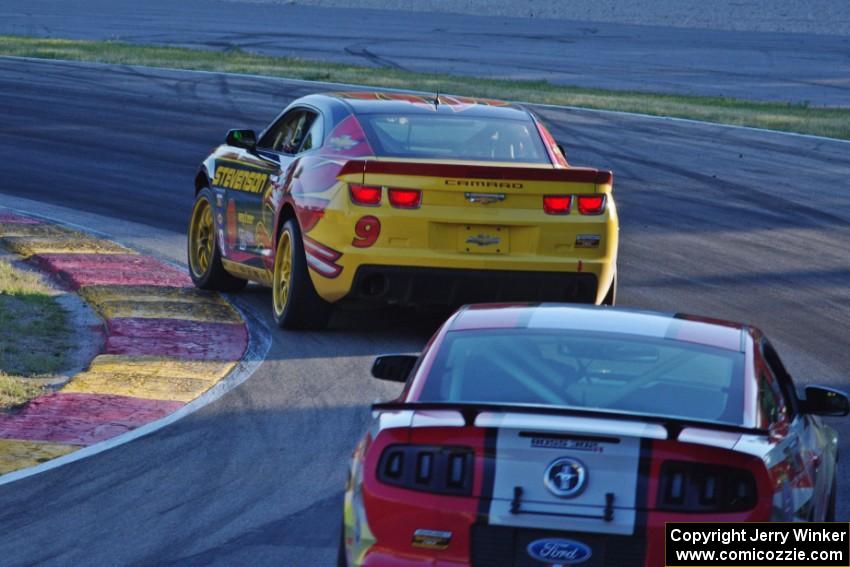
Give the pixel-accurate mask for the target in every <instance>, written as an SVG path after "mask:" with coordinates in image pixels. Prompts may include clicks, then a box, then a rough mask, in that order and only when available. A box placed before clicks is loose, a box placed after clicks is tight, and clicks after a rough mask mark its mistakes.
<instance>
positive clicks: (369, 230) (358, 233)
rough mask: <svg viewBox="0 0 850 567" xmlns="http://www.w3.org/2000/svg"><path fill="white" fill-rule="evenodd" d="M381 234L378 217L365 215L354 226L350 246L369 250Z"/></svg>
mask: <svg viewBox="0 0 850 567" xmlns="http://www.w3.org/2000/svg"><path fill="white" fill-rule="evenodd" d="M380 234H381V221H380V220H378V217H375V216H372V215H366V216H365V217H360V219H359V220H358V221H357V224H355V225H354V240H352V241H351V245H352V246H355V247H357V248H369V247H370V246H372V245H373V244H375V242H377V241H378V236H380Z"/></svg>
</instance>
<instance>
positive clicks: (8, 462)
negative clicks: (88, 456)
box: [0, 439, 79, 474]
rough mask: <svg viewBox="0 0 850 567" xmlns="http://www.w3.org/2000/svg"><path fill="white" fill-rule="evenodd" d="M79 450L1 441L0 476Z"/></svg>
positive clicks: (71, 446)
mask: <svg viewBox="0 0 850 567" xmlns="http://www.w3.org/2000/svg"><path fill="white" fill-rule="evenodd" d="M77 449H79V447H77V446H75V445H61V444H59V443H42V442H39V441H19V440H17V439H0V474H6V473H7V472H12V471H15V470H18V469H23V468H26V467H32V466H35V465H38V464H40V463H43V462H45V461H49V460H51V459H55V458H56V457H61V456H62V455H67V454H68V453H70V452H72V451H76V450H77Z"/></svg>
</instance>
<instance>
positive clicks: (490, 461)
mask: <svg viewBox="0 0 850 567" xmlns="http://www.w3.org/2000/svg"><path fill="white" fill-rule="evenodd" d="M498 436H499V430H498V429H496V428H487V429H485V430H484V475H483V478H482V479H481V496H480V497H479V499H478V522H477V523H479V524H487V523H488V522H489V521H490V502H491V501H492V500H493V488H494V486H495V484H496V440H497V438H498Z"/></svg>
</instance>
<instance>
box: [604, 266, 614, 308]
mask: <svg viewBox="0 0 850 567" xmlns="http://www.w3.org/2000/svg"><path fill="white" fill-rule="evenodd" d="M616 304H617V270H616V269H614V278H613V279H612V280H611V287H609V288H608V293H607V294H605V298H604V299H603V300H602V305H611V306H614V305H616Z"/></svg>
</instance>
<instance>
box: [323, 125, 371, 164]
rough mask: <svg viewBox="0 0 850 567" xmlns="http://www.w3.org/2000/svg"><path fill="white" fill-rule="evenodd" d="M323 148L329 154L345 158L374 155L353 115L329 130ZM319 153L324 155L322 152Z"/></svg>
mask: <svg viewBox="0 0 850 567" xmlns="http://www.w3.org/2000/svg"><path fill="white" fill-rule="evenodd" d="M325 147H326V148H327V149H328V150H329V151H330V153H331V154H333V155H340V156H345V157H365V156H371V155H374V153H375V152H373V151H372V146H370V145H369V141H368V140H367V139H366V134H365V133H364V132H363V128H362V127H361V126H360V122H359V121H358V120H357V117H356V116H354V115H353V114H352V115H350V116H348V117H347V118H345V119H344V120H343V121H342V122H340V123H339V124H337V126H336V128H334V129H333V130H331V133H330V134H328V139H327V141H326V142H325ZM320 153H322V154H324V151H321V152H320Z"/></svg>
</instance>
